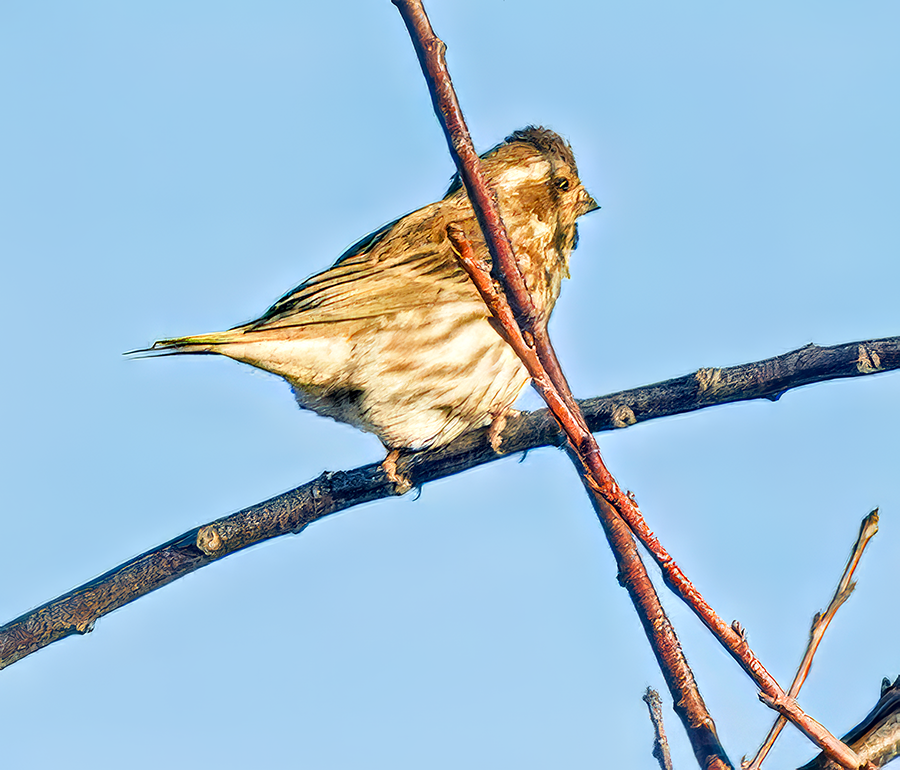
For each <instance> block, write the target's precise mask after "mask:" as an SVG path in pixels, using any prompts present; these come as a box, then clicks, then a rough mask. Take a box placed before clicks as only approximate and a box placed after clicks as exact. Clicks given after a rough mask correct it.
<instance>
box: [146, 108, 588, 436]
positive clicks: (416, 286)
mask: <svg viewBox="0 0 900 770" xmlns="http://www.w3.org/2000/svg"><path fill="white" fill-rule="evenodd" d="M481 157H482V165H483V168H484V172H485V174H486V176H487V179H488V181H489V183H490V185H491V186H492V187H493V189H494V190H495V191H496V194H497V198H498V202H499V205H500V211H501V214H502V216H503V219H504V221H505V223H506V227H507V230H508V232H509V236H510V239H511V241H512V244H513V248H514V250H515V254H516V258H517V260H518V262H519V266H520V269H521V271H522V274H523V276H524V279H525V284H526V287H527V289H528V291H529V293H530V294H531V296H532V300H533V302H534V305H535V309H536V311H537V314H538V321H539V322H540V323H546V322H547V320H548V319H549V317H550V313H551V311H552V310H553V306H554V305H555V304H556V300H557V297H558V296H559V292H560V284H561V282H562V279H563V278H567V277H568V275H569V256H570V254H571V252H572V250H573V249H574V248H575V246H576V243H577V241H578V233H577V227H576V220H577V219H578V218H579V217H580V216H582V215H584V214H587V213H588V212H590V211H594V210H595V209H597V208H598V206H597V204H596V203H595V201H594V199H593V198H592V197H591V196H590V195H589V194H588V193H587V191H586V190H585V189H584V187H583V186H582V184H581V181H580V180H579V178H578V169H577V168H576V166H575V157H574V155H573V153H572V149H571V147H569V145H568V144H567V143H566V141H565V140H563V139H562V138H561V137H560V136H558V135H557V134H555V133H554V132H553V131H550V130H549V129H545V128H540V127H535V126H529V127H527V128H525V129H521V130H519V131H515V132H514V133H513V134H511V135H510V136H509V137H507V138H506V140H505V141H504V142H502V143H501V144H499V145H497V146H496V147H495V148H493V149H492V150H490V151H489V152H487V153H485V154H484V155H482V156H481ZM450 223H458V224H459V225H460V226H461V227H462V228H463V231H464V232H465V235H466V237H467V238H468V240H469V241H470V242H471V244H472V246H473V248H474V251H475V253H476V254H477V255H478V256H480V257H482V258H484V259H485V260H487V261H489V260H490V257H489V255H488V250H487V247H486V245H485V242H484V236H483V235H482V233H481V230H480V228H479V226H478V223H477V221H476V219H475V215H474V213H473V211H472V206H471V204H470V202H469V199H468V197H467V195H466V192H465V190H464V189H463V187H462V184H461V183H460V181H459V175H458V174H457V175H456V176H455V177H454V178H453V180H452V181H451V184H450V187H449V189H448V190H447V193H446V195H444V197H443V198H442V199H441V200H439V201H437V202H436V203H432V204H430V205H428V206H425V207H424V208H421V209H419V210H418V211H414V212H412V213H411V214H407V215H406V216H404V217H401V218H400V219H397V220H395V221H394V222H391V223H390V224H387V225H385V226H384V227H382V228H381V229H380V230H378V231H376V232H374V233H372V234H371V235H368V236H366V237H365V238H363V239H362V240H360V241H359V242H358V243H356V244H354V245H353V246H351V247H350V248H349V249H348V250H347V251H346V252H345V253H344V254H343V255H342V256H341V257H340V258H339V259H338V261H337V262H335V264H334V265H333V266H332V267H330V268H328V269H327V270H325V271H324V272H321V273H318V274H317V275H314V276H313V277H312V278H309V279H308V280H306V281H304V282H303V283H302V284H300V285H299V286H298V287H297V288H296V289H294V290H292V291H290V292H288V293H287V294H285V295H284V296H283V297H282V298H281V299H280V300H278V301H277V302H276V303H275V304H274V305H273V306H272V307H271V308H269V309H268V310H267V311H266V312H265V313H263V315H262V316H260V317H259V318H258V319H257V320H255V321H251V322H250V323H246V324H243V325H241V326H236V327H234V328H233V329H229V330H228V331H223V332H213V333H211V334H197V335H193V336H189V337H173V338H171V339H163V340H159V341H158V342H156V343H154V345H153V346H152V347H151V348H149V349H147V350H146V351H138V352H144V353H149V354H161V355H166V354H197V353H216V354H219V355H223V356H228V357H229V358H232V359H234V360H235V361H240V362H242V363H245V364H250V365H251V366H256V367H258V368H260V369H265V370H266V371H269V372H273V373H275V374H277V375H279V376H281V377H283V378H284V379H285V380H287V381H288V383H290V385H291V387H292V389H293V392H294V395H295V397H296V399H297V402H298V403H299V404H300V406H301V407H303V408H306V409H312V410H313V411H314V412H318V413H319V414H322V415H327V416H328V417H332V418H334V419H335V420H339V421H340V422H345V423H349V424H350V425H354V426H356V427H357V428H360V429H362V430H364V431H369V432H371V433H374V434H375V435H376V436H377V437H378V438H379V439H381V441H382V443H383V444H384V445H385V447H386V448H387V449H388V450H389V451H396V450H400V449H413V450H418V449H427V448H433V447H439V446H443V445H445V444H447V443H449V442H450V441H452V440H453V439H455V438H456V437H458V436H460V435H461V434H462V433H464V432H465V431H468V430H471V429H474V428H478V427H482V426H484V425H488V424H491V423H494V422H495V421H497V420H502V419H503V418H505V416H506V415H507V414H508V413H509V412H510V411H511V409H512V405H513V402H514V401H515V400H516V398H517V397H518V395H519V393H520V392H521V391H522V389H523V388H524V387H525V385H526V384H527V383H528V381H529V376H528V373H527V372H526V370H525V368H524V366H523V365H522V364H521V363H520V361H519V359H518V358H517V357H516V355H515V353H513V351H512V349H511V348H510V347H509V346H508V345H507V344H506V342H504V341H503V340H502V339H501V338H500V336H499V334H498V333H497V332H496V331H495V330H494V328H493V327H492V326H491V324H490V323H489V320H488V319H489V315H490V314H489V311H488V310H487V308H486V306H485V305H484V303H483V302H482V300H481V298H480V296H479V295H478V292H477V291H476V289H475V287H474V286H473V285H472V283H471V281H470V279H469V277H468V275H467V274H466V273H465V272H464V271H463V269H462V268H461V267H460V266H459V264H458V263H457V259H456V256H455V254H454V252H453V250H452V248H451V244H450V241H449V239H448V237H447V225H448V224H450Z"/></svg>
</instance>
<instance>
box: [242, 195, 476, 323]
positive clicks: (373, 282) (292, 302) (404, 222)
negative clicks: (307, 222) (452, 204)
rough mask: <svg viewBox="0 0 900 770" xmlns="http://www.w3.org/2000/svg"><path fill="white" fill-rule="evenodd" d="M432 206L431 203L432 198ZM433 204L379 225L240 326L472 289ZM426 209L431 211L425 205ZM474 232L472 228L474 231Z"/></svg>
mask: <svg viewBox="0 0 900 770" xmlns="http://www.w3.org/2000/svg"><path fill="white" fill-rule="evenodd" d="M433 206H434V204H433ZM433 206H429V207H426V208H425V209H420V210H419V211H416V212H413V213H412V214H409V215H407V216H406V217H403V218H402V219H398V220H396V221H395V222H391V223H390V224H388V225H385V226H384V227H382V228H381V229H380V230H377V231H376V232H374V233H372V234H371V235H368V236H366V237H365V238H364V239H362V240H361V241H359V242H358V243H356V244H354V245H353V246H351V247H350V248H349V249H348V250H347V251H346V252H345V253H344V254H343V255H342V256H341V257H340V259H338V261H337V262H336V263H335V264H334V265H333V266H332V267H331V268H329V269H328V270H325V271H324V272H322V273H319V274H318V275H315V276H313V277H312V278H310V279H308V280H307V281H305V282H304V283H302V284H300V286H298V287H297V288H296V289H294V290H293V291H291V292H289V293H288V294H286V295H285V296H284V297H282V298H281V299H280V300H278V302H276V303H275V304H274V305H273V306H272V307H271V308H269V310H267V311H266V312H265V313H264V314H263V315H262V316H261V317H260V318H259V319H257V320H256V321H253V322H251V323H249V324H247V325H246V326H243V327H239V328H241V329H242V330H243V331H244V332H255V331H263V330H269V329H277V328H287V327H297V326H308V325H310V324H320V323H333V322H340V321H356V320H362V319H366V318H375V317H378V316H383V315H385V314H390V313H395V312H400V311H402V310H409V309H412V308H417V307H429V306H433V305H434V303H435V302H437V300H438V296H439V295H440V294H442V293H445V292H458V293H460V294H461V295H462V296H467V295H468V294H469V293H473V292H474V289H472V288H471V286H468V285H467V284H468V277H467V276H466V274H465V272H464V271H463V270H462V268H460V267H459V265H458V263H457V261H456V257H455V255H454V254H453V251H452V250H451V248H450V245H449V241H448V240H447V237H446V234H445V233H444V232H443V228H441V227H440V226H439V225H438V226H437V227H435V224H437V223H438V222H439V220H440V216H439V211H435V210H431V209H433ZM430 210H431V211H430ZM476 232H477V231H476Z"/></svg>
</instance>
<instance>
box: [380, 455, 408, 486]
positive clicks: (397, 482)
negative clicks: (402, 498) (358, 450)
mask: <svg viewBox="0 0 900 770" xmlns="http://www.w3.org/2000/svg"><path fill="white" fill-rule="evenodd" d="M399 459H400V450H399V449H391V450H390V451H389V452H388V453H387V457H385V458H384V460H382V461H381V470H383V471H384V475H385V476H387V480H388V481H390V482H391V484H393V485H394V491H395V492H396V493H397V494H398V495H405V494H406V493H407V492H409V490H410V489H412V487H413V484H412V481H410V480H409V476H405V475H403V474H402V473H400V472H399V471H398V470H397V460H399Z"/></svg>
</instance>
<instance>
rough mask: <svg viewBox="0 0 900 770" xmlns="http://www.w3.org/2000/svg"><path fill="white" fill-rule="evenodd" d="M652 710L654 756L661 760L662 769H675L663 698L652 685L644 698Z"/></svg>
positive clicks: (658, 760)
mask: <svg viewBox="0 0 900 770" xmlns="http://www.w3.org/2000/svg"><path fill="white" fill-rule="evenodd" d="M642 700H643V701H644V703H646V704H647V708H648V709H649V710H650V721H651V722H652V723H653V736H654V737H653V756H654V758H655V759H656V761H657V762H659V767H660V770H673V767H672V756H671V754H670V753H669V739H668V738H666V729H665V726H664V724H663V715H662V699H661V698H660V697H659V693H658V692H657V691H656V690H654V689H653V688H652V687H648V688H647V691H646V692H645V693H644V697H643V698H642Z"/></svg>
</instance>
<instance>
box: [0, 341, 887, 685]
mask: <svg viewBox="0 0 900 770" xmlns="http://www.w3.org/2000/svg"><path fill="white" fill-rule="evenodd" d="M859 350H865V351H869V353H867V356H868V357H869V358H870V359H872V358H875V357H877V358H878V360H879V361H880V362H881V363H880V366H881V369H880V370H876V371H887V370H889V369H898V368H900V337H887V338H884V339H879V340H868V341H865V342H851V343H847V344H844V345H837V346H834V347H824V348H823V347H817V346H815V345H810V346H807V347H805V348H801V349H800V350H795V351H793V352H791V353H786V354H784V355H781V356H777V357H775V358H770V359H767V360H765V361H756V362H753V363H748V364H744V365H741V366H733V367H729V368H723V369H703V370H700V371H699V372H696V373H695V374H689V375H686V376H684V377H677V378H675V379H671V380H666V381H665V382H660V383H656V384H654V385H648V386H645V387H642V388H635V389H633V390H625V391H620V392H617V393H611V394H609V395H606V396H599V397H595V398H589V399H585V400H584V401H581V402H580V405H581V408H582V410H583V411H584V414H585V416H586V418H587V421H588V425H589V427H590V429H591V430H593V431H606V430H615V429H619V428H624V427H627V426H628V425H631V424H634V423H637V422H646V421H648V420H654V419H658V418H660V417H669V416H672V415H676V414H683V413H685V412H691V411H695V410H698V409H705V408H707V407H710V406H715V405H718V404H725V403H734V402H737V401H749V400H753V399H758V398H770V399H771V400H773V401H774V400H775V399H774V398H773V397H772V395H771V394H775V393H783V392H784V391H786V390H789V389H790V388H794V387H799V386H801V385H806V384H809V383H811V382H822V381H825V380H829V379H834V378H839V377H852V376H856V375H867V374H870V373H872V372H871V371H868V370H866V371H859V370H858V365H857V363H856V362H857V360H858V359H859V355H858V352H857V351H859ZM710 372H712V373H714V376H710V374H709V373H710ZM709 382H712V383H714V386H711V387H704V383H709ZM501 440H502V446H503V450H504V452H505V453H507V454H511V453H516V452H524V451H526V450H529V449H535V448H538V447H543V446H556V445H559V444H560V442H561V441H564V440H565V439H564V437H563V436H562V435H561V433H560V430H559V426H558V425H557V424H556V421H555V420H554V419H553V418H552V417H551V416H550V415H549V413H548V412H547V410H545V409H542V410H539V411H536V412H530V413H522V414H520V415H517V416H511V417H510V418H509V419H508V420H507V422H506V427H505V428H504V430H503V433H502V436H501ZM497 459H499V456H498V454H497V453H496V452H495V451H494V449H493V448H492V447H491V444H490V441H489V440H488V436H487V431H486V430H481V431H474V432H472V433H469V434H466V435H465V436H461V437H460V438H459V439H457V440H456V441H454V442H453V443H452V444H451V445H450V446H447V447H445V448H443V449H442V450H440V451H438V452H420V453H415V454H411V455H407V456H405V457H404V458H402V460H401V462H400V466H401V472H402V473H403V474H404V475H406V476H408V477H409V478H410V479H411V481H412V482H413V484H414V485H415V486H421V485H423V484H426V483H427V482H429V481H433V480H435V479H439V478H445V477H447V476H451V475H453V474H455V473H460V472H462V471H464V470H467V469H469V468H473V467H475V466H477V465H482V464H484V463H488V462H493V461H494V460H497ZM394 494H395V489H394V486H393V485H392V484H390V483H387V482H386V481H385V480H384V478H383V476H382V475H381V474H380V468H379V466H378V465H367V466H363V467H360V468H356V469H354V470H349V471H339V472H336V473H326V474H323V475H322V476H321V477H320V478H318V479H316V480H314V481H311V482H309V483H307V484H304V485H302V486H300V487H297V488H296V489H293V490H291V491H289V492H285V493H284V494H282V495H279V496H277V497H274V498H272V499H271V500H268V501H265V502H263V503H259V504H257V505H254V506H252V507H250V508H247V509H246V510H243V511H240V512H238V513H235V514H233V515H229V516H226V517H224V518H222V519H219V520H217V521H215V522H211V523H210V524H207V525H205V526H204V527H199V528H196V529H192V530H190V531H188V532H185V533H184V534H182V535H179V536H178V537H176V538H174V539H173V540H171V541H169V542H168V543H165V544H163V545H160V546H157V547H156V548H153V549H151V550H149V551H147V552H146V553H144V554H141V555H140V556H138V557H136V558H135V559H132V560H131V561H129V562H126V563H125V564H121V565H119V566H118V567H115V568H114V569H112V570H110V571H109V572H107V573H106V574H104V575H102V576H101V577H99V578H96V579H95V580H92V581H91V582H89V583H86V584H85V585H82V586H79V587H78V588H75V589H74V590H72V591H70V592H68V593H66V594H63V595H62V596H59V597H57V598H56V599H53V600H52V601H50V602H48V603H47V604H44V605H41V606H40V607H38V608H36V609H34V610H32V611H31V612H28V613H25V614H24V615H22V616H20V617H18V618H16V619H14V620H11V621H10V622H8V623H7V624H5V625H4V626H2V627H0V669H2V668H5V667H6V666H8V665H10V664H12V663H15V662H16V661H17V660H20V659H21V658H24V657H25V656H27V655H29V654H31V653H32V652H35V651H37V650H39V649H41V648H43V647H46V646H47V645H48V644H52V643H53V642H55V641H57V640H59V639H63V638H65V637H67V636H70V635H72V634H83V633H86V632H87V631H90V630H91V628H93V625H94V623H95V622H96V621H97V620H98V619H99V618H101V617H102V616H103V615H106V614H107V613H109V612H112V610H114V609H117V608H119V607H122V606H124V605H126V604H128V603H129V602H132V601H134V600H135V599H138V598H140V597H141V596H144V595H146V594H148V593H150V592H152V591H154V590H156V589H157V588H161V587H162V586H164V585H166V584H168V583H171V582H172V581H173V580H177V579H178V578H180V577H183V576H184V575H187V574H189V573H190V572H193V571H194V570H196V569H199V568H201V567H203V566H205V565H206V564H209V563H211V562H212V561H215V560H216V559H219V558H223V557H225V556H228V555H230V554H232V553H235V552H236V551H239V550H241V549H243V548H247V547H249V546H251V545H254V544H256V543H260V542H263V541H264V540H268V539H270V538H273V537H279V536H281V535H285V534H290V533H292V532H298V531H300V530H301V529H302V528H303V527H304V526H306V525H307V524H309V523H311V522H313V521H316V520H317V519H319V518H322V517H323V516H327V515H328V514H330V513H335V512H336V511H341V510H345V509H347V508H351V507H353V506H354V505H359V504H361V503H364V502H369V501H372V500H380V499H383V498H387V497H391V496H392V495H394ZM210 528H213V529H210ZM213 530H215V531H216V532H217V533H218V532H221V533H223V534H222V535H219V537H220V539H221V547H220V548H219V549H218V550H216V551H214V552H211V555H207V554H205V553H204V552H203V551H201V550H200V549H199V548H198V547H197V545H196V541H197V535H198V533H199V532H205V533H207V534H208V533H210V532H212V531H213ZM223 536H224V537H223ZM210 540H215V538H213V537H210Z"/></svg>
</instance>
